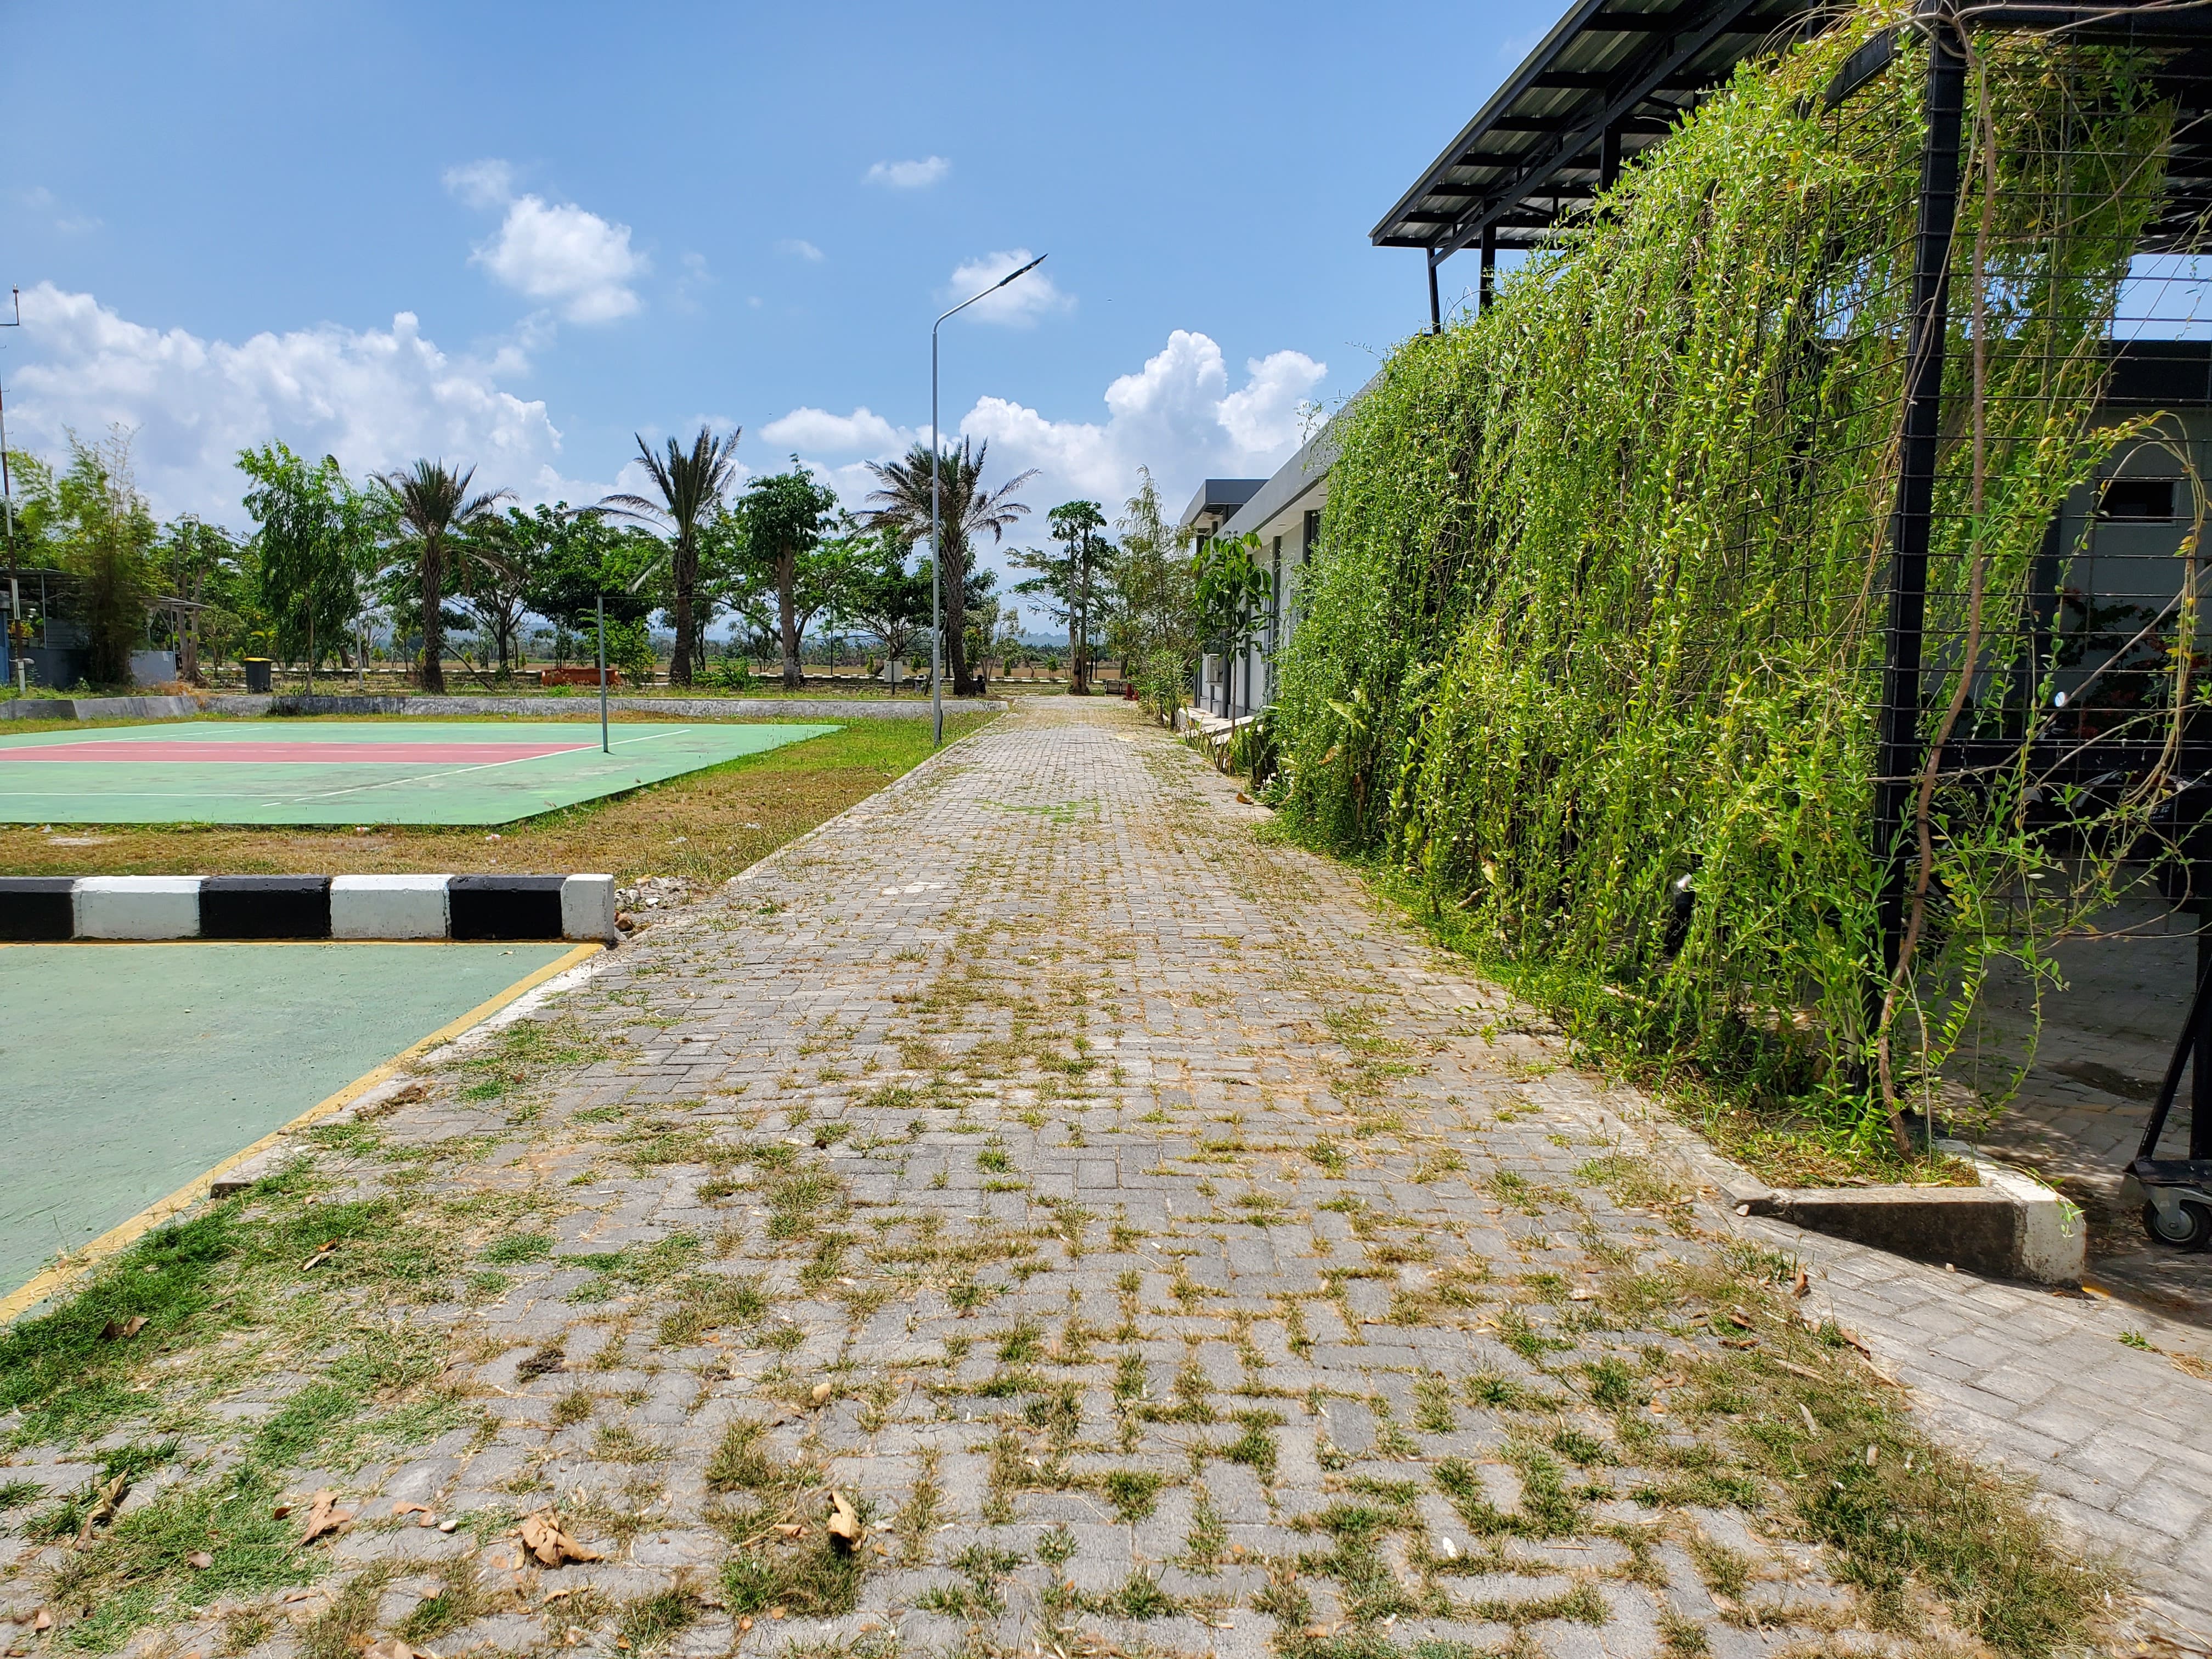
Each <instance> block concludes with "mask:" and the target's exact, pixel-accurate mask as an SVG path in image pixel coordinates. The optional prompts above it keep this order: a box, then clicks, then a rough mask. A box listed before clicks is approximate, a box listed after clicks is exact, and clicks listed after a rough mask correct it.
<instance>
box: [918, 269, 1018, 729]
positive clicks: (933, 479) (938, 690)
mask: <svg viewBox="0 0 2212 1659" xmlns="http://www.w3.org/2000/svg"><path fill="white" fill-rule="evenodd" d="M1045 258H1046V256H1045V255H1043V254H1042V253H1040V254H1038V255H1037V257H1036V258H1034V259H1032V260H1030V262H1029V264H1025V265H1024V266H1023V267H1022V268H1021V269H1020V270H1010V271H1008V272H1007V273H1006V275H1005V276H1001V277H1000V278H999V280H998V281H997V282H995V283H992V284H991V286H990V287H988V288H987V289H984V290H983V293H982V294H971V295H969V296H968V297H967V298H966V299H964V300H963V301H961V302H960V303H959V304H958V305H957V306H955V307H952V309H951V311H948V312H946V313H944V315H943V316H940V317H939V318H938V319H937V320H936V321H935V322H933V323H932V324H931V325H929V562H930V563H931V565H932V566H933V567H934V570H933V580H931V582H930V584H929V714H930V720H931V725H932V729H933V736H932V737H931V738H930V747H932V748H933V749H941V748H943V747H944V746H945V547H944V539H943V538H944V531H943V528H942V526H941V525H940V523H939V519H940V517H941V514H942V511H943V509H942V507H941V506H940V504H939V477H938V474H939V463H938V458H939V445H938V436H937V331H938V330H939V329H940V328H942V327H944V326H945V318H946V317H951V316H953V315H955V314H956V313H959V312H963V311H965V310H967V309H968V307H969V306H972V305H974V304H975V301H978V300H980V299H981V298H982V297H983V295H984V294H996V293H997V292H998V291H999V290H1000V289H1002V288H1004V287H1006V284H1007V283H1011V282H1012V281H1013V280H1014V278H1015V277H1017V276H1028V275H1029V274H1030V272H1031V271H1032V270H1036V268H1037V267H1038V266H1039V265H1041V264H1043V263H1044V262H1045Z"/></svg>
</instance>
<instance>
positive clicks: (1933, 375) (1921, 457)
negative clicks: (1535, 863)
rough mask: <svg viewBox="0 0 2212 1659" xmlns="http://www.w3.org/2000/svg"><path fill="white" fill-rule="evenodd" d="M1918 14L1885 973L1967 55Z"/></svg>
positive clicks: (1894, 589)
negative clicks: (1920, 57) (1924, 57)
mask: <svg viewBox="0 0 2212 1659" xmlns="http://www.w3.org/2000/svg"><path fill="white" fill-rule="evenodd" d="M1921 18H1922V21H1923V24H1925V25H1926V26H1927V28H1928V42H1929V51H1928V96H1927V121H1928V132H1927V137H1926V139H1925V141H1924V143H1923V148H1922V149H1921V152H1920V206H1919V213H1918V222H1917V227H1916V228H1915V230H1914V233H1913V252H1912V331H1911V356H1910V357H1909V358H1908V359H1907V360H1906V364H1905V424H1904V431H1903V443H1902V445H1901V446H1900V448H1899V455H1898V477H1897V504H1896V507H1895V509H1894V512H1893V515H1892V518H1891V520H1890V537H1889V539H1890V562H1889V573H1890V574H1889V629H1888V638H1887V647H1888V649H1887V659H1886V661H1885V663H1884V665H1883V669H1882V685H1881V705H1882V706H1881V750H1880V754H1879V756H1878V757H1877V760H1876V763H1875V821H1874V834H1875V842H1874V854H1875V858H1876V859H1877V860H1881V862H1882V865H1883V866H1884V873H1883V877H1882V890H1881V942H1882V966H1883V968H1884V969H1885V977H1887V974H1890V973H1894V972H1895V971H1896V968H1897V959H1898V952H1899V949H1900V948H1901V947H1902V945H1903V943H1904V938H1905V910H1906V906H1907V902H1908V890H1909V886H1910V883H1911V876H1912V872H1913V866H1914V863H1915V860H1914V857H1913V855H1912V854H1911V852H1910V851H1908V850H1907V849H1906V848H1905V847H1904V846H1903V845H1902V844H1901V843H1902V841H1903V837H1904V834H1905V823H1906V819H1907V816H1908V814H1909V812H1910V811H1911V801H1912V796H1913V793H1914V789H1915V787H1916V784H1917V773H1918V771H1919V769H1920V763H1921V753H1920V662H1921V635H1922V631H1923V628H1924V626H1925V624H1926V621H1927V614H1928V542H1929V528H1930V520H1931V519H1932V517H1933V512H1934V505H1935V493H1936V450H1937V447H1938V445H1939V443H1940V441H1941V440H1942V404H1943V348H1944V335H1945V331H1946V329H1947V327H1948V319H1949V309H1950V306H1949V302H1950V288H1951V281H1950V275H1951V234H1952V230H1953V228H1954V226H1955V225H1956V223H1957V221H1958V216H1959V133H1960V116H1961V113H1962V109H1963V106H1964V103H1965V99H1966V58H1965V57H1964V56H1963V55H1962V54H1961V53H1960V50H1959V46H1958V41H1957V40H1956V38H1955V36H1954V34H1953V33H1951V29H1952V27H1953V25H1952V24H1951V22H1950V21H1949V19H1948V17H1946V16H1943V15H1941V14H1939V13H1938V12H1936V10H1934V9H1926V10H1923V12H1922V14H1921Z"/></svg>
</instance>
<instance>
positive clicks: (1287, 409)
mask: <svg viewBox="0 0 2212 1659" xmlns="http://www.w3.org/2000/svg"><path fill="white" fill-rule="evenodd" d="M1023 280H1024V281H1027V280H1028V279H1027V278H1026V277H1024V279H1023ZM1244 373H1245V380H1244V383H1243V385H1242V386H1238V387H1237V389H1236V390H1234V391H1231V389H1230V386H1229V370H1228V366H1227V364H1226V363H1225V361H1224V360H1223V358H1222V355H1221V348H1220V347H1219V346H1218V345H1217V344H1215V343H1214V342H1213V341H1212V339H1210V338H1209V337H1206V335H1204V334H1200V333H1195V332H1193V331H1188V330H1185V329H1177V330H1176V331H1174V332H1173V333H1172V334H1170V335H1169V336H1168V342H1167V344H1166V345H1165V346H1164V348H1162V349H1160V350H1159V351H1158V352H1157V353H1155V354H1154V355H1153V356H1152V357H1151V358H1150V359H1149V360H1147V361H1146V364H1145V366H1144V368H1141V369H1139V370H1138V371H1137V372H1136V373H1135V374H1124V375H1122V376H1121V377H1120V378H1119V379H1118V380H1115V381H1114V383H1113V384H1112V385H1110V386H1108V387H1107V388H1106V416H1107V417H1106V419H1105V420H1104V421H1103V422H1100V421H1055V420H1051V419H1048V417H1047V416H1044V415H1042V413H1040V412H1039V411H1038V410H1034V409H1030V408H1028V407H1025V406H1024V405H1023V404H1018V403H1013V402H1012V401H1009V400H1008V399H1006V398H992V397H985V398H978V399H977V400H976V402H975V407H974V408H973V409H971V410H969V412H968V414H967V415H966V416H964V417H963V419H962V421H961V422H960V431H961V433H962V435H963V436H968V437H973V438H983V439H988V440H989V441H990V444H991V455H992V459H993V460H994V462H995V463H998V464H999V465H998V466H994V468H993V471H994V472H996V471H998V470H999V466H1003V467H1004V468H1006V470H1007V471H1019V470H1021V469H1022V468H1024V467H1031V466H1034V467H1036V468H1038V469H1039V470H1040V471H1042V473H1043V474H1044V477H1042V479H1040V480H1039V481H1038V483H1037V484H1036V487H1035V488H1034V489H1033V490H1032V491H1030V498H1031V501H1032V505H1035V504H1036V502H1038V501H1042V502H1043V505H1044V506H1046V507H1050V506H1052V505H1054V504H1055V503H1057V502H1059V501H1064V500H1066V499H1068V498H1069V497H1071V496H1088V497H1090V498H1091V499H1093V500H1096V501H1101V502H1103V503H1104V504H1105V506H1106V508H1107V510H1108V512H1109V515H1110V514H1112V513H1118V512H1119V510H1120V508H1121V503H1122V502H1123V501H1125V500H1127V498H1128V496H1129V495H1131V494H1132V493H1133V491H1134V490H1135V489H1136V483H1137V469H1138V468H1139V466H1146V467H1150V468H1151V469H1152V477H1153V478H1154V479H1155V481H1156V482H1158V484H1159V486H1160V490H1161V494H1162V495H1163V496H1164V498H1165V501H1166V503H1167V506H1168V507H1169V508H1170V511H1173V512H1180V511H1181V510H1182V505H1183V501H1184V500H1185V498H1187V497H1188V495H1189V494H1190V492H1191V491H1192V490H1193V489H1196V488H1197V486H1198V481H1199V480H1200V478H1203V477H1239V476H1241V477H1265V476H1267V474H1269V473H1272V472H1273V471H1274V470H1275V469H1276V468H1277V467H1278V466H1280V465H1282V464H1283V463H1284V462H1285V460H1287V459H1290V457H1291V454H1292V453H1295V452H1296V450H1297V447H1298V443H1299V441H1300V440H1301V438H1302V436H1303V433H1304V421H1305V417H1306V415H1307V413H1308V410H1309V409H1310V404H1309V403H1308V401H1307V400H1308V397H1309V394H1310V393H1311V392H1313V390H1314V389H1315V388H1316V386H1319V385H1320V384H1321V382H1322V379H1323V377H1324V376H1326V375H1327V374H1328V365H1327V364H1325V363H1319V362H1315V361H1314V360H1313V359H1312V358H1310V357H1309V356H1306V355H1305V354H1304V352H1302V351H1277V352H1273V353H1272V354H1270V355H1269V356H1266V357H1259V358H1252V359H1249V360H1248V361H1247V362H1246V363H1245V365H1244ZM1055 492H1057V493H1055ZM1048 497H1049V499H1047V498H1048ZM1040 510H1042V509H1040Z"/></svg>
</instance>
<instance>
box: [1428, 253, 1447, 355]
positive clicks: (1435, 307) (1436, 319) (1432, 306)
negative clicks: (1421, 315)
mask: <svg viewBox="0 0 2212 1659" xmlns="http://www.w3.org/2000/svg"><path fill="white" fill-rule="evenodd" d="M1443 331H1444V307H1443V301H1441V300H1439V299H1438V298H1437V255H1436V250H1435V249H1433V248H1431V249H1430V251H1429V332H1430V333H1431V334H1441V333H1443Z"/></svg>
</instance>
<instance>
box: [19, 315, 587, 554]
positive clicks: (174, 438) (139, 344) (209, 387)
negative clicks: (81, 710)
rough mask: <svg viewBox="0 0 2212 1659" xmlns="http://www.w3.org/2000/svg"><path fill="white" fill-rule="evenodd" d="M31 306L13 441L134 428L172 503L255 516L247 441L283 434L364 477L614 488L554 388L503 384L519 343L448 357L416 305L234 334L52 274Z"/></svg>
mask: <svg viewBox="0 0 2212 1659" xmlns="http://www.w3.org/2000/svg"><path fill="white" fill-rule="evenodd" d="M23 316H24V320H25V321H26V322H29V321H31V320H32V319H34V318H35V319H37V323H38V329H37V333H36V336H35V340H34V341H29V340H27V342H26V345H27V347H29V348H30V349H33V350H34V351H35V353H36V355H35V356H32V357H31V358H30V360H29V361H27V362H23V363H22V365H21V367H20V368H17V369H16V370H15V371H14V373H13V375H12V377H11V381H10V384H9V387H8V391H9V399H8V404H9V407H8V414H9V430H8V435H9V441H10V442H11V443H13V444H14V445H15V447H20V448H25V449H29V450H33V451H34V452H38V453H44V454H46V455H47V456H49V457H54V456H58V455H59V454H60V453H61V452H62V450H63V447H64V442H65V440H66V435H67V433H68V432H69V431H70V430H72V429H73V430H75V431H76V433H78V434H79V435H81V436H83V437H87V438H91V437H96V436H99V435H101V434H102V433H104V432H105V431H106V429H107V428H109V427H110V426H112V425H121V426H124V427H126V428H132V429H133V430H134V431H135V433H136V437H135V440H134V442H133V447H132V453H133V457H134V461H135V465H136V467H137V474H138V483H139V487H140V488H141V489H143V490H144V491H145V492H146V494H147V495H148V497H149V499H150V500H151V501H152V502H153V505H154V508H155V511H156V512H157V513H161V514H163V515H165V516H166V515H168V514H172V513H180V512H186V511H190V512H195V513H200V514H202V515H203V516H204V517H206V518H208V519H210V520H216V521H219V522H223V523H228V524H233V525H237V524H240V523H241V522H242V521H243V519H244V514H243V512H242V511H241V509H240V505H239V497H240V491H241V489H242V487H243V480H242V478H241V477H240V475H239V473H238V471H237V470H236V466H235V461H236V457H237V453H238V452H239V451H240V449H244V448H247V447H252V446H254V445H258V444H263V443H266V442H268V441H270V440H271V439H278V438H281V439H283V441H285V442H286V443H289V444H290V445H291V446H292V447H293V448H295V449H296V450H298V451H300V452H301V453H304V454H308V455H323V454H333V455H336V456H337V458H338V459H339V461H340V462H341V463H342V464H343V465H344V466H345V468H346V470H347V471H349V472H351V473H353V474H355V475H356V476H359V475H361V474H362V473H365V472H368V471H382V470H385V469H387V468H391V467H396V466H402V465H406V464H407V463H409V462H410V461H412V460H414V459H416V458H417V457H418V456H429V457H433V458H436V457H443V458H444V459H447V460H449V461H453V462H456V463H459V464H463V465H474V466H475V467H476V468H477V482H478V483H480V484H484V485H489V486H491V487H494V488H497V487H502V486H504V487H506V488H509V489H513V490H514V491H515V492H516V493H517V494H518V495H520V496H521V497H522V498H523V499H524V500H526V501H538V500H552V499H554V498H555V497H556V496H565V497H566V498H567V499H568V500H569V501H592V500H596V499H597V498H598V495H599V494H600V493H602V492H603V490H604V489H605V486H603V485H601V484H598V483H582V482H578V481H576V480H573V479H570V478H568V477H565V476H564V475H563V473H562V470H561V467H560V453H561V435H560V433H559V432H558V431H557V430H556V428H555V427H554V426H553V423H552V422H551V421H550V419H549V418H548V417H547V415H546V410H545V405H544V403H542V402H539V401H537V400H535V399H525V398H519V397H517V396H515V395H514V394H513V392H508V391H507V390H505V389H504V388H503V387H502V386H501V385H500V384H499V380H500V378H501V376H502V375H503V374H506V373H508V372H511V371H512V370H513V368H515V367H516V364H515V362H514V361H513V356H511V355H503V356H502V357H501V358H500V359H497V360H495V361H494V362H482V361H479V360H477V359H473V358H468V357H456V356H449V355H448V354H447V353H446V352H445V351H443V350H441V349H439V347H438V345H437V344H436V343H435V342H434V341H432V340H430V339H428V338H427V337H424V335H423V333H422V327H421V325H420V323H419V322H418V321H417V319H416V317H415V315H414V314H413V313H411V312H404V311H403V312H401V313H398V315H397V316H396V317H394V318H393V319H392V326H391V327H390V328H388V329H374V328H372V329H362V330H356V329H350V328H346V327H343V326H341V325H337V324H335V323H325V324H321V325H317V326H316V327H313V328H305V329H295V330H291V331H288V332H285V333H283V334H275V333H263V334H257V335H255V336H253V337H252V338H250V339H247V340H245V341H241V342H239V343H231V342H228V341H224V340H210V339H205V338H203V337H200V336H198V335H196V334H193V333H191V332H190V331H187V330H185V329H181V328H173V329H167V330H162V329H155V328H149V327H148V326H146V325H143V324H140V323H134V322H131V321H130V320H129V319H125V318H124V317H121V316H118V314H117V313H115V312H113V311H112V310H110V309H109V308H108V307H106V306H103V305H101V304H100V303H99V301H97V300H95V299H94V296H92V295H89V294H77V293H70V292H67V291H65V290H63V289H58V288H56V287H55V286H54V285H53V284H52V283H41V284H40V285H39V286H38V287H37V288H35V289H30V290H28V291H27V292H26V293H25V294H24V295H23ZM24 333H25V334H26V335H27V336H28V335H30V334H31V333H32V331H31V330H29V329H26V330H25V331H24Z"/></svg>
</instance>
